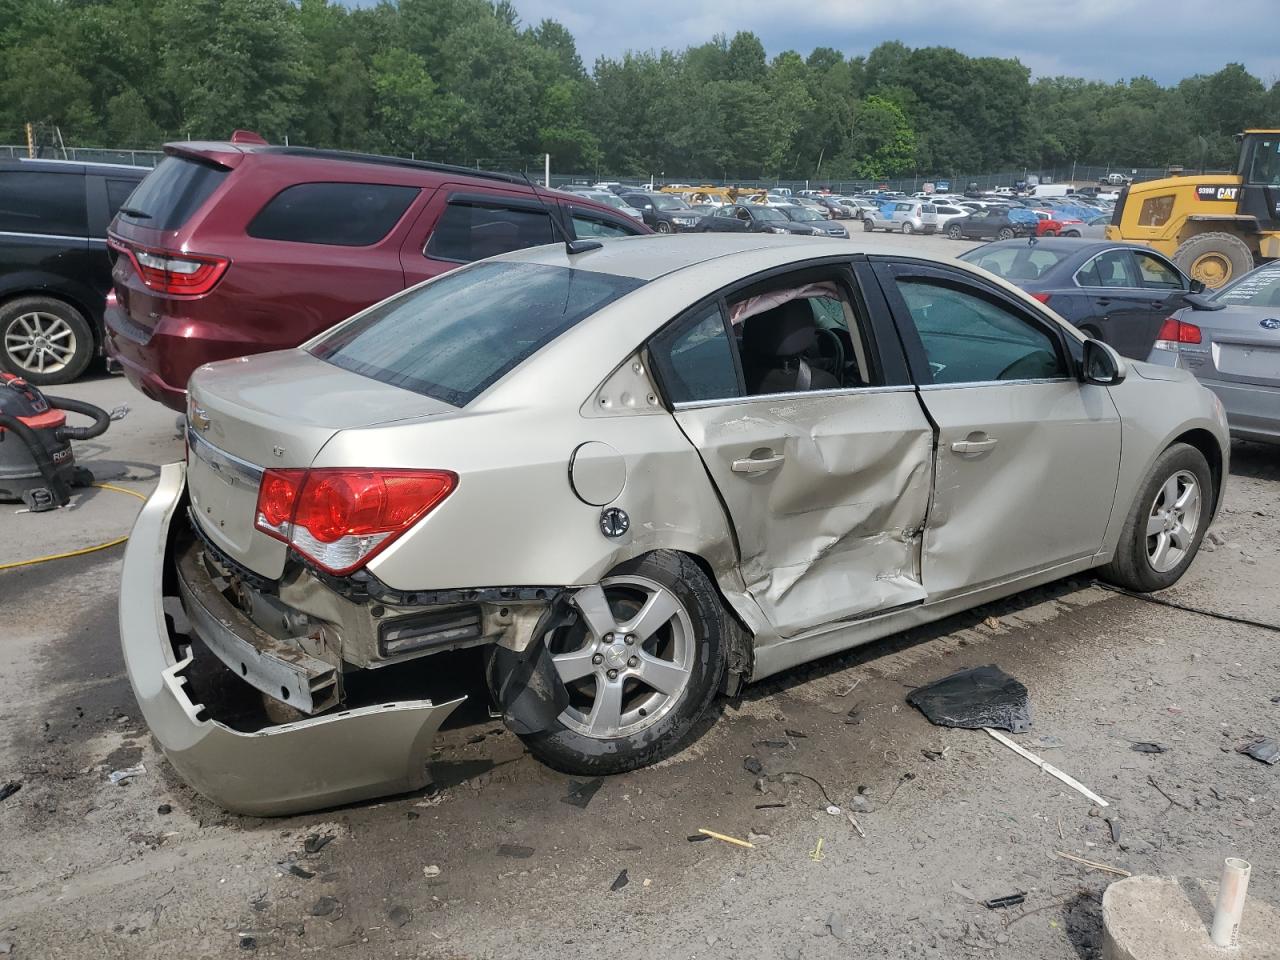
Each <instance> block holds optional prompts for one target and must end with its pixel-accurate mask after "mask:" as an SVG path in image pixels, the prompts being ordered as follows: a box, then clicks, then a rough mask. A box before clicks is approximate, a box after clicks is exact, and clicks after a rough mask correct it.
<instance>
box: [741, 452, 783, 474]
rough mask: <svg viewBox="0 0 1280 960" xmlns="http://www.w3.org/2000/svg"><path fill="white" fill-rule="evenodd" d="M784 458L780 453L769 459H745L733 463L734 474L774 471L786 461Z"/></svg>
mask: <svg viewBox="0 0 1280 960" xmlns="http://www.w3.org/2000/svg"><path fill="white" fill-rule="evenodd" d="M786 459H787V458H786V456H785V455H784V454H781V453H775V454H774V455H773V456H771V457H747V458H746V459H744V460H735V461H733V472H734V473H768V472H769V471H770V470H776V469H778V467H780V466H782V464H783V463H784V462H785V461H786Z"/></svg>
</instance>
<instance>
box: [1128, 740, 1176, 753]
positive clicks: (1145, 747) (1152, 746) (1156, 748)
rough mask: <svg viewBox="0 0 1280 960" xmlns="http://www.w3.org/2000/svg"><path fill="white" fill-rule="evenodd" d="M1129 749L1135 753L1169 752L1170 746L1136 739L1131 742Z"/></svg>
mask: <svg viewBox="0 0 1280 960" xmlns="http://www.w3.org/2000/svg"><path fill="white" fill-rule="evenodd" d="M1129 749H1130V750H1132V751H1133V752H1134V753H1168V752H1169V748H1168V747H1166V746H1164V744H1160V743H1148V742H1146V741H1135V742H1132V743H1130V744H1129Z"/></svg>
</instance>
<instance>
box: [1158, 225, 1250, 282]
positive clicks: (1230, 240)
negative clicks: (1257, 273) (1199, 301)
mask: <svg viewBox="0 0 1280 960" xmlns="http://www.w3.org/2000/svg"><path fill="white" fill-rule="evenodd" d="M1173 262H1174V263H1175V264H1177V265H1178V268H1179V269H1180V270H1181V271H1182V272H1183V273H1185V274H1186V275H1187V276H1189V277H1190V278H1191V279H1192V280H1200V281H1201V282H1203V283H1204V285H1205V286H1206V287H1209V288H1211V289H1217V288H1218V287H1222V286H1225V285H1226V284H1228V283H1230V282H1231V281H1232V280H1235V279H1237V278H1238V277H1242V276H1244V274H1246V273H1248V272H1249V271H1250V270H1252V269H1253V251H1252V250H1250V249H1249V247H1248V245H1247V244H1246V243H1245V242H1244V241H1243V240H1241V239H1240V238H1239V237H1237V236H1235V235H1233V234H1230V233H1200V234H1196V235H1195V236H1194V237H1191V238H1190V239H1188V240H1187V241H1185V242H1184V243H1183V244H1182V245H1181V246H1180V247H1178V249H1177V250H1176V251H1175V252H1174V254H1173Z"/></svg>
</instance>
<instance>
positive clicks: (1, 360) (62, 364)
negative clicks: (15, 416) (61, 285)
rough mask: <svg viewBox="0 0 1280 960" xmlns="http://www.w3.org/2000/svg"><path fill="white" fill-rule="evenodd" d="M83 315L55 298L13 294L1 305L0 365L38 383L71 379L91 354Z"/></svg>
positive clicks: (90, 336)
mask: <svg viewBox="0 0 1280 960" xmlns="http://www.w3.org/2000/svg"><path fill="white" fill-rule="evenodd" d="M94 349H95V343H94V339H93V329H92V328H91V327H90V326H89V322H88V321H87V320H86V319H85V318H84V315H83V314H82V313H81V312H80V311H79V310H77V309H76V308H75V307H73V306H71V304H69V303H65V302H63V301H62V300H55V299H54V298H53V297H16V298H14V299H13V300H10V301H8V302H7V303H5V304H2V305H0V369H3V370H7V371H8V372H9V373H12V374H14V375H15V376H19V377H22V378H23V379H24V380H26V381H28V382H29V383H33V384H35V385H36V386H38V387H43V386H49V385H52V384H57V383H70V382H71V381H72V380H74V379H75V378H76V377H78V376H80V374H82V373H84V371H85V368H86V367H87V366H89V361H91V360H92V359H93V352H94Z"/></svg>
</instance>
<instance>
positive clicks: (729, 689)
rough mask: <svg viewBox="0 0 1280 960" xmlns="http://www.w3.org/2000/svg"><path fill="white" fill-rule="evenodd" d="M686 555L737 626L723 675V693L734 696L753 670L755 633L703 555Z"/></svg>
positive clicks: (733, 631) (733, 633) (732, 634)
mask: <svg viewBox="0 0 1280 960" xmlns="http://www.w3.org/2000/svg"><path fill="white" fill-rule="evenodd" d="M684 556H686V557H688V558H689V559H690V560H692V561H693V562H694V563H696V564H697V565H698V569H700V570H701V571H702V572H703V573H704V574H706V577H707V579H708V580H709V581H711V586H712V587H713V588H714V589H715V591H716V596H718V597H719V598H720V605H721V606H722V607H723V608H724V612H725V616H726V617H727V618H728V619H730V620H732V621H733V622H734V623H735V624H736V625H737V627H738V629H737V630H732V631H730V636H731V638H732V642H733V646H734V649H733V650H731V651H729V669H730V674H729V675H727V676H726V677H725V681H726V689H725V691H724V692H725V693H727V694H728V695H729V696H736V695H737V693H738V690H739V689H741V687H742V686H743V685H744V684H746V682H747V681H748V680H749V679H750V678H751V674H752V673H753V672H754V670H755V657H756V645H755V634H754V633H753V632H752V630H751V628H750V627H748V626H747V624H746V622H745V621H744V620H743V619H742V618H741V617H740V616H738V611H736V610H735V609H734V608H733V604H731V603H730V602H729V601H728V600H727V599H726V598H725V595H724V591H723V590H721V589H720V581H718V580H717V579H716V574H715V571H714V570H712V569H711V564H710V563H708V562H707V560H706V558H705V557H700V556H698V554H696V553H685V554H684Z"/></svg>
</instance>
